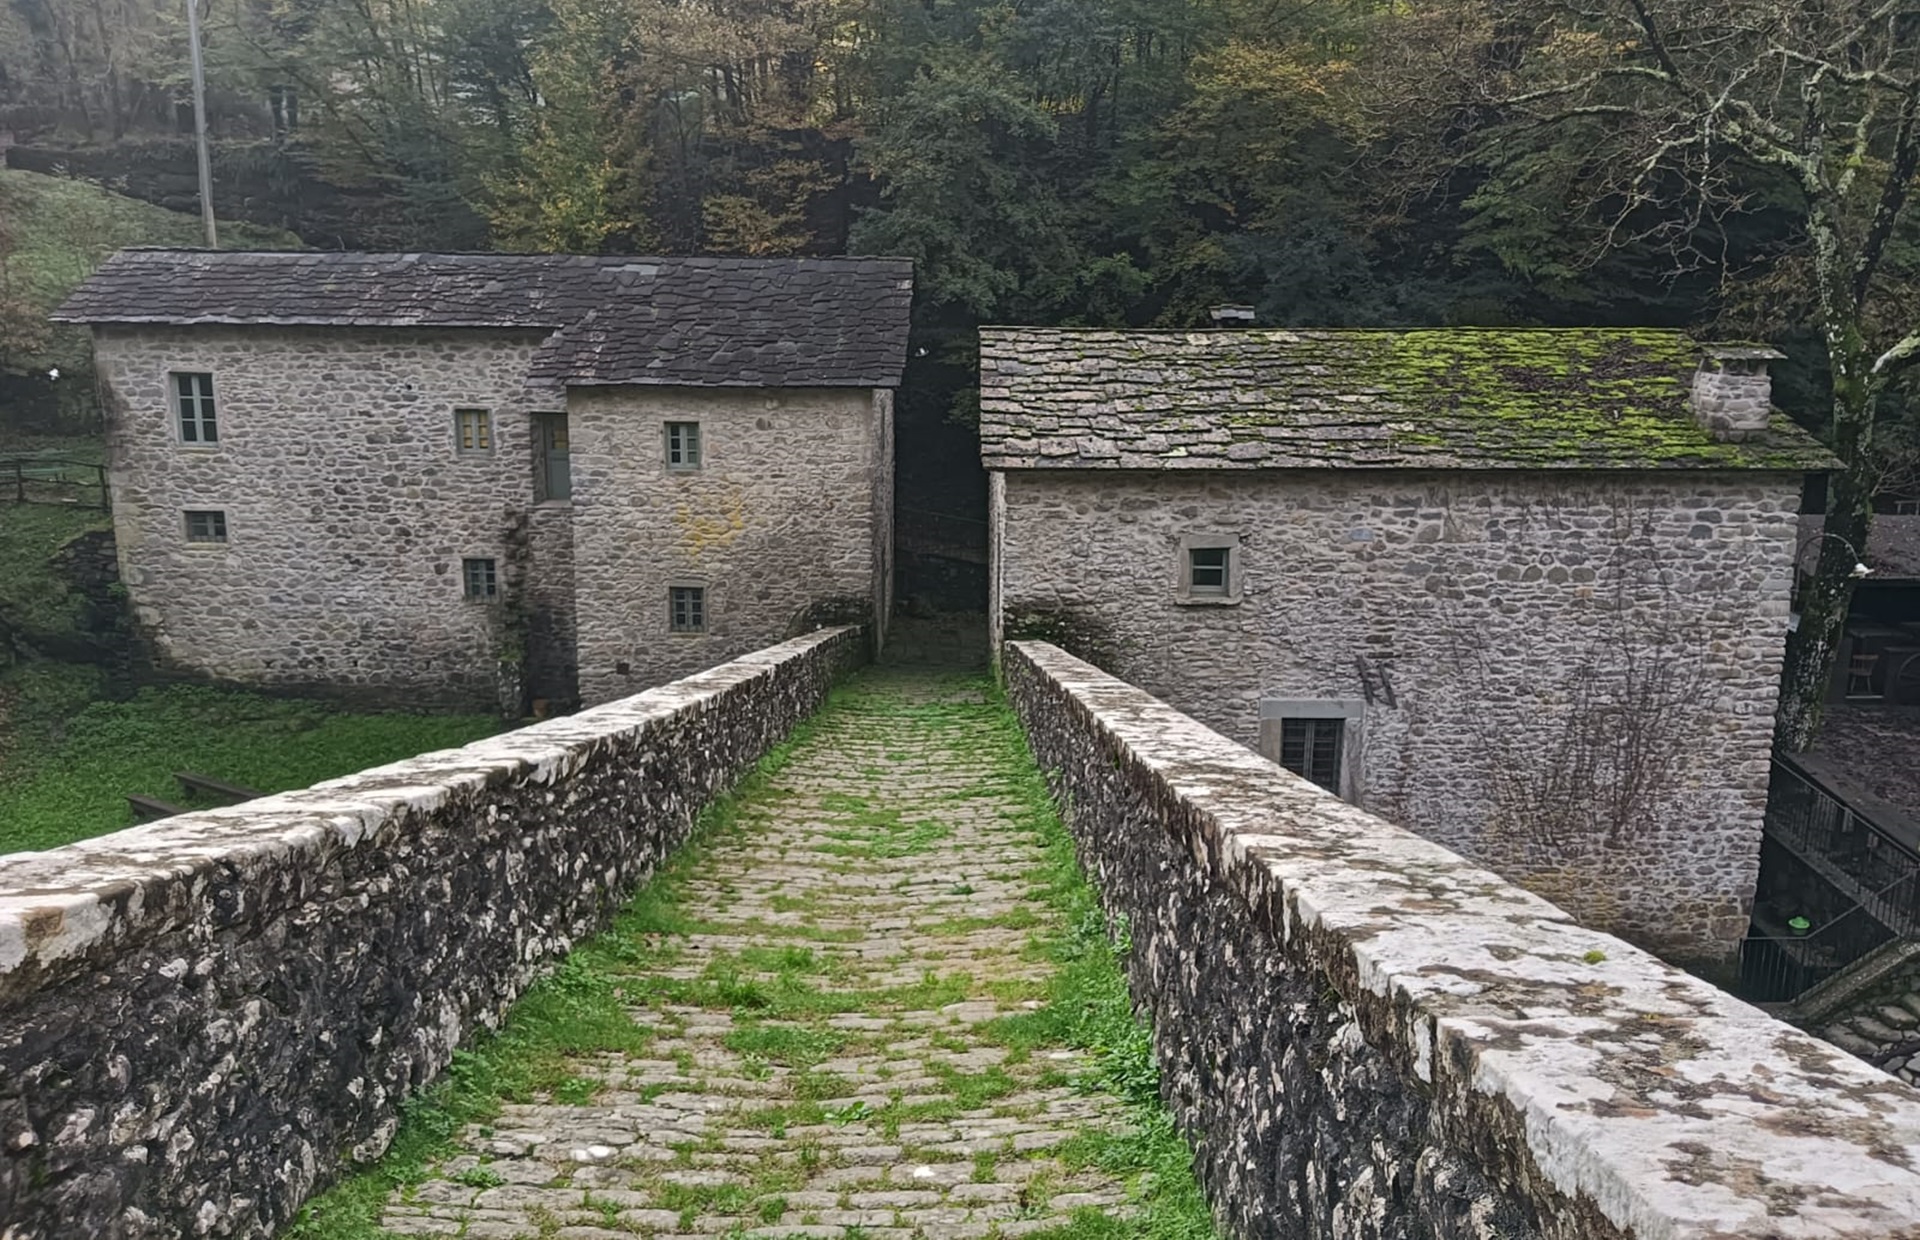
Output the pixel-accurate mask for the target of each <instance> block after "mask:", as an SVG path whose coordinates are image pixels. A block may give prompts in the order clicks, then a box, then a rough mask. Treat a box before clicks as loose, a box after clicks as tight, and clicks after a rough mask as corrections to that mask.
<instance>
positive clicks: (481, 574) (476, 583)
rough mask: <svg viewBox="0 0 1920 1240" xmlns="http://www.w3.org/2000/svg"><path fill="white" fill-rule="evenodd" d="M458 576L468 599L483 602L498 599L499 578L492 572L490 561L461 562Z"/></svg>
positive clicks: (491, 562)
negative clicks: (464, 587) (464, 585)
mask: <svg viewBox="0 0 1920 1240" xmlns="http://www.w3.org/2000/svg"><path fill="white" fill-rule="evenodd" d="M460 576H461V579H462V580H463V581H464V582H465V583H466V592H467V597H468V598H471V599H481V600H485V599H491V598H498V597H499V595H500V577H499V574H498V573H496V572H495V571H494V566H493V561H492V560H462V561H460Z"/></svg>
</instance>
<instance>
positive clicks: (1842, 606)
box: [1774, 320, 1878, 753]
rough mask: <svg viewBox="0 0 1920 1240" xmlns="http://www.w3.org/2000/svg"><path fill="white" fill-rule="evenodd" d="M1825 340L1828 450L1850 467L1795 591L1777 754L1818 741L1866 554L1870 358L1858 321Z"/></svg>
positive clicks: (1834, 488) (1834, 329) (1799, 556)
mask: <svg viewBox="0 0 1920 1240" xmlns="http://www.w3.org/2000/svg"><path fill="white" fill-rule="evenodd" d="M1830 322H1831V320H1830ZM1827 339H1828V342H1829V348H1828V356H1829V358H1830V360H1831V362H1832V367H1833V434H1832V439H1831V441H1830V445H1829V446H1831V447H1832V449H1833V452H1834V455H1835V456H1838V457H1839V458H1840V459H1841V460H1842V461H1845V462H1848V466H1847V468H1845V469H1841V470H1836V471H1835V472H1834V473H1833V474H1832V475H1831V476H1830V481H1829V484H1828V487H1827V515H1826V524H1825V526H1824V527H1823V529H1824V533H1823V535H1822V536H1821V537H1819V538H1818V539H1817V541H1818V543H1819V546H1820V556H1819V560H1818V562H1817V563H1816V565H1815V567H1814V570H1813V577H1812V580H1811V581H1809V582H1808V584H1807V586H1806V588H1805V589H1804V590H1803V591H1801V596H1800V626H1799V627H1798V628H1797V629H1795V630H1794V631H1793V633H1792V634H1791V635H1790V636H1789V637H1788V639H1787V659H1786V669H1785V672H1784V674H1783V676H1782V678H1781V683H1780V711H1779V716H1778V720H1777V724H1776V728H1775V735H1774V739H1775V743H1776V744H1777V745H1778V746H1779V747H1780V748H1782V749H1785V750H1787V751H1789V752H1793V753H1798V752H1801V751H1803V750H1805V749H1806V748H1808V746H1810V745H1812V744H1813V740H1814V737H1815V736H1816V735H1817V734H1818V733H1819V730H1820V719H1821V714H1822V712H1823V711H1824V709H1825V707H1826V699H1827V691H1828V687H1829V686H1830V685H1831V684H1832V683H1833V674H1834V667H1835V664H1836V663H1837V662H1838V661H1839V658H1840V646H1841V639H1842V637H1843V635H1844V630H1845V627H1846V623H1847V611H1848V608H1849V607H1850V606H1851V605H1852V602H1853V587H1854V583H1855V582H1856V581H1857V580H1858V579H1857V578H1855V577H1854V575H1853V573H1854V567H1855V565H1857V564H1859V563H1860V561H1861V559H1862V557H1863V556H1864V554H1865V552H1866V547H1867V536H1868V534H1869V533H1870V532H1871V530H1872V525H1873V464H1872V459H1871V458H1872V447H1873V443H1872V439H1873V415H1874V404H1875V397H1876V396H1877V394H1878V385H1877V384H1876V383H1875V382H1874V381H1873V378H1872V357H1871V355H1870V354H1869V353H1868V351H1867V349H1866V347H1865V344H1864V342H1863V340H1862V338H1861V334H1860V330H1859V326H1858V323H1857V321H1856V322H1853V323H1841V324H1835V325H1833V326H1830V327H1829V329H1828V337H1827ZM1806 552H1807V548H1804V547H1796V552H1795V555H1794V571H1795V572H1796V573H1797V572H1799V571H1800V569H1801V567H1802V566H1803V565H1804V564H1805V562H1806Z"/></svg>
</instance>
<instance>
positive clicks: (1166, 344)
mask: <svg viewBox="0 0 1920 1240" xmlns="http://www.w3.org/2000/svg"><path fill="white" fill-rule="evenodd" d="M1700 351H1701V346H1700V345H1698V344H1696V343H1694V342H1693V341H1692V340H1690V339H1689V338H1688V337H1687V336H1686V335H1685V334H1684V333H1682V332H1678V331H1664V330H1639V329H1634V330H1615V329H1578V330H1558V329H1552V330H1549V329H1538V330H1491V329H1458V330H1445V331H1334V330H1302V331H1294V330H1277V329H1274V330H1267V329H1227V330H1210V331H1110V330H1090V329H1089V330H1065V329H1051V328H1024V327H994V328H985V329H983V330H982V331H981V333H980V453H981V458H982V460H983V461H984V462H985V464H986V466H987V468H988V469H1140V468H1150V469H1192V468H1201V469H1341V468H1345V469H1657V470H1665V469H1771V470H1787V471H1793V470H1817V469H1827V468H1830V467H1831V466H1832V465H1833V464H1834V462H1833V459H1832V457H1831V456H1830V455H1829V454H1828V452H1827V451H1826V449H1824V448H1823V447H1821V446H1820V445H1819V444H1818V443H1817V442H1816V441H1815V440H1814V439H1813V438H1812V437H1811V436H1809V435H1808V434H1807V433H1806V432H1805V431H1803V430H1801V429H1800V428H1798V427H1797V426H1795V425H1794V424H1793V423H1792V422H1791V421H1790V420H1788V419H1787V418H1786V417H1785V416H1784V415H1781V414H1776V415H1775V416H1774V419H1773V425H1772V426H1771V428H1770V429H1769V430H1768V431H1767V432H1766V433H1765V434H1764V435H1761V436H1759V437H1757V438H1753V439H1748V440H1746V441H1743V442H1739V443H1726V442H1721V441H1718V440H1716V439H1714V438H1712V437H1711V436H1710V435H1708V434H1707V432H1706V431H1705V430H1704V429H1702V428H1701V427H1700V425H1699V424H1698V423H1697V422H1695V421H1694V418H1693V412H1692V407H1691V404H1690V391H1691V386H1692V379H1693V373H1694V370H1695V368H1696V366H1697V365H1698V361H1699V355H1700Z"/></svg>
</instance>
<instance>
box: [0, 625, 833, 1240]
mask: <svg viewBox="0 0 1920 1240" xmlns="http://www.w3.org/2000/svg"><path fill="white" fill-rule="evenodd" d="M865 648H866V643H865V640H864V636H863V634H862V633H861V632H860V631H859V630H858V629H856V628H839V629H824V630H820V631H818V632H816V633H813V634H811V635H809V636H806V637H802V638H798V639H795V640H793V641H790V642H787V643H785V644H784V645H781V646H776V647H773V648H771V649H768V650H763V651H759V652H756V653H753V654H749V655H747V656H745V657H743V658H741V659H739V660H737V661H735V662H732V663H729V664H726V665H723V666H720V667H716V668H713V669H711V670H708V671H705V672H702V673H699V674H697V675H694V676H691V677H688V678H687V679H685V680H681V681H678V682H676V683H674V684H669V685H664V686H661V687H660V688H657V689H653V690H650V691H648V692H646V693H642V694H640V695H638V696H636V697H631V698H627V699H625V700H622V701H619V702H615V703H611V704H609V705H607V706H603V707H600V708H598V709H595V710H590V711H586V712H583V713H581V714H578V715H573V716H570V717H567V718H561V719H555V720H551V721H549V722H546V723H542V724H537V725H534V726H532V727H528V728H523V729H521V730H519V731H516V732H511V733H507V734H504V735H502V736H498V737H495V738H492V739H490V740H485V741H481V742H478V743H475V744H473V745H469V746H466V747H465V748H462V749H454V750H446V751H442V752H439V753H432V754H426V755H423V756H421V757H418V758H413V759H410V760H408V761H404V762H398V763H394V764H392V765H390V766H384V767H378V768H375V769H372V770H368V771H363V772H360V773H358V774H356V775H350V776H347V777H345V778H343V779H337V780H332V781H329V782H327V783H323V784H317V785H315V786H314V787H312V788H309V789H306V790H303V791H299V792H291V793H285V794H282V795H279V796H272V797H265V798H262V799H260V800H257V801H253V802H249V803H247V804H245V805H239V806H233V807H229V808H225V809H217V810H210V811H206V812H202V813H193V814H184V815H181V816H179V817H175V818H171V819H167V820H166V821H164V822H160V823H155V824H153V825H151V826H146V827H138V828H134V829H132V830H128V831H123V832H120V833H118V834H115V835H110V836H106V837H102V838H99V839H95V840H89V841H86V842H83V843H79V844H74V845H70V846H68V847H66V848H61V849H57V850H54V851H52V852H47V853H23V854H18V855H14V856H10V857H4V858H0V1232H4V1235H5V1236H6V1237H7V1238H8V1240H58V1238H63V1237H72V1236H88V1237H104V1238H108V1240H123V1238H133V1237H140V1238H146V1237H154V1238H158V1237H175V1236H187V1235H194V1236H198V1235H218V1236H243V1237H252V1236H265V1235H268V1234H271V1232H272V1231H273V1229H274V1228H275V1227H276V1226H278V1225H279V1224H281V1223H283V1222H284V1221H285V1220H286V1219H288V1218H289V1217H290V1216H291V1215H292V1214H293V1212H294V1211H295V1210H296V1209H297V1208H298V1207H299V1205H300V1203H301V1202H302V1201H303V1200H304V1199H305V1198H306V1197H307V1196H308V1195H309V1194H310V1193H311V1192H312V1191H313V1190H314V1189H315V1188H316V1187H317V1186H319V1185H321V1184H322V1183H324V1182H325V1181H326V1180H327V1179H329V1178H330V1177H331V1176H332V1175H333V1174H334V1173H335V1172H336V1170H338V1168H339V1167H340V1165H341V1162H342V1161H343V1160H344V1159H364V1158H370V1157H373V1156H375V1155H377V1154H379V1153H380V1152H381V1151H382V1150H384V1149H385V1147H386V1145H387V1144H388V1142H389V1141H390V1140H391V1139H392V1136H393V1134H394V1131H395V1129H396V1127H397V1122H398V1121H397V1108H398V1106H399V1104H400V1102H401V1100H402V1099H403V1098H405V1097H406V1096H407V1095H408V1094H409V1093H410V1092H411V1091H413V1090H415V1089H417V1088H419V1087H420V1086H422V1085H424V1084H426V1083H427V1082H428V1081H430V1080H432V1079H433V1077H434V1076H435V1075H436V1074H438V1073H439V1072H440V1071H441V1070H442V1069H443V1068H445V1067H446V1065H447V1063H448V1062H449V1059H450V1056H451V1054H452V1052H453V1049H454V1047H455V1046H456V1045H458V1044H459V1042H460V1041H461V1039H462V1038H464V1037H465V1036H466V1035H467V1034H468V1033H470V1032H471V1031H472V1030H473V1029H474V1028H476V1027H477V1026H491V1025H494V1024H495V1023H497V1022H498V1020H499V1018H500V1017H501V1015H502V1014H503V1013H504V1012H505V1011H506V1009H507V1007H508V1006H509V1005H510V1004H511V1003H512V1002H513V1000H514V999H515V998H516V997H517V996H518V995H519V994H520V993H521V992H522V991H523V990H524V988H525V987H526V985H527V984H528V982H529V981H531V980H532V979H533V977H534V976H535V975H536V974H537V973H538V972H539V971H540V970H541V969H542V968H543V966H545V965H546V964H547V963H549V962H551V961H552V960H553V959H555V958H556V957H558V956H560V955H561V954H563V953H564V952H566V951H567V950H568V949H569V948H571V947H572V946H573V945H574V944H575V943H577V942H578V941H579V940H580V939H581V938H582V937H583V936H585V935H587V934H590V933H592V932H593V931H595V930H597V929H599V928H600V927H602V926H604V925H605V924H606V923H607V921H608V920H609V919H610V918H611V916H612V915H613V913H614V912H615V910H616V909H617V908H618V907H619V906H620V904H621V902H622V901H623V900H624V899H625V898H626V897H627V895H629V894H630V893H631V892H632V891H633V889H634V888H635V887H636V886H637V885H638V884H639V883H640V882H641V881H643V880H644V879H645V878H646V877H647V876H648V875H650V874H651V873H652V872H653V870H654V868H655V867H656V866H657V865H658V864H659V863H660V861H661V859H662V858H663V857H664V856H665V855H666V854H667V853H668V852H669V851H671V850H672V848H673V847H674V846H675V845H676V844H678V843H679V842H680V841H681V840H682V839H683V838H684V837H685V835H686V833H687V830H688V828H689V827H690V825H691V824H692V822H693V820H694V817H695V815H696V814H697V813H698V812H699V810H700V809H701V807H703V806H704V805H706V804H707V803H708V802H709V801H710V800H711V799H712V798H713V797H714V796H715V795H717V794H718V793H719V792H721V791H722V790H724V789H725V788H726V787H728V786H729V785H731V784H732V783H733V782H734V781H735V780H736V779H737V778H738V777H739V776H740V775H741V774H742V773H744V772H745V771H746V770H747V769H748V768H749V767H750V766H752V764H753V763H755V762H756V761H758V760H759V759H760V757H761V756H763V755H764V754H765V753H766V752H767V751H768V750H769V749H771V748H772V747H773V746H774V745H775V744H777V743H778V742H779V741H780V740H781V739H782V738H784V737H785V736H786V735H787V734H788V732H789V731H790V730H791V729H792V728H793V726H794V725H795V724H796V723H798V722H799V721H800V720H802V719H804V718H805V717H806V716H808V715H809V714H811V713H812V712H813V710H814V709H815V708H816V707H817V706H819V704H820V703H821V701H822V700H823V698H824V696H825V694H826V692H827V689H828V686H829V685H830V684H831V683H832V681H833V680H834V678H835V677H836V675H838V674H839V673H840V672H841V671H842V670H844V669H845V668H847V667H848V666H850V665H851V664H853V663H854V662H856V661H858V660H859V658H860V657H861V655H862V652H863V651H864V650H865Z"/></svg>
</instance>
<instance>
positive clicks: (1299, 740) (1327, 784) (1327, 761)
mask: <svg viewBox="0 0 1920 1240" xmlns="http://www.w3.org/2000/svg"><path fill="white" fill-rule="evenodd" d="M1346 733H1347V721H1346V720H1344V719H1285V720H1282V721H1281V724H1280V765H1281V766H1284V767H1286V768H1287V769H1288V770H1289V771H1292V772H1294V773H1295V774H1296V775H1304V776H1306V777H1307V778H1308V779H1311V780H1312V781H1313V782H1314V783H1316V784H1319V785H1320V786H1321V787H1322V788H1325V789H1326V790H1327V791H1328V792H1331V793H1334V794H1335V795H1336V796H1337V795H1339V792H1340V749H1341V746H1342V745H1343V744H1344V743H1345V741H1346Z"/></svg>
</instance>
